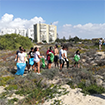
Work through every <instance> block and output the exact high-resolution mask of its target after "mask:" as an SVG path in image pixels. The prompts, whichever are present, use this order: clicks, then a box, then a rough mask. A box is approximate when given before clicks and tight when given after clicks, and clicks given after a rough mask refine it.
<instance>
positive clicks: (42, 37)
mask: <svg viewBox="0 0 105 105" xmlns="http://www.w3.org/2000/svg"><path fill="white" fill-rule="evenodd" d="M12 33H16V34H19V35H22V36H24V37H28V38H31V39H32V40H35V42H37V43H39V42H43V41H46V42H47V43H49V42H54V41H55V40H56V39H57V27H56V26H55V25H48V24H44V23H40V24H35V25H34V28H29V29H10V28H5V29H1V32H0V35H5V34H12Z"/></svg>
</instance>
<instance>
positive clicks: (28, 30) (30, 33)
mask: <svg viewBox="0 0 105 105" xmlns="http://www.w3.org/2000/svg"><path fill="white" fill-rule="evenodd" d="M27 37H28V38H31V39H32V40H34V29H33V28H30V29H27Z"/></svg>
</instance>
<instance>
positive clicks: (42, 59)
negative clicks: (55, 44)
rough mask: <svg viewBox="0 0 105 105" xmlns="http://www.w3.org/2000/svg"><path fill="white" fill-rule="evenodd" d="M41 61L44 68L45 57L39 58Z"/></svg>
mask: <svg viewBox="0 0 105 105" xmlns="http://www.w3.org/2000/svg"><path fill="white" fill-rule="evenodd" d="M41 61H42V68H45V59H44V58H41Z"/></svg>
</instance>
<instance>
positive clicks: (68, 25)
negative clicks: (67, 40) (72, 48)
mask: <svg viewBox="0 0 105 105" xmlns="http://www.w3.org/2000/svg"><path fill="white" fill-rule="evenodd" d="M71 26H72V25H71V24H65V25H63V27H71Z"/></svg>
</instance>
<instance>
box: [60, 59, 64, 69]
mask: <svg viewBox="0 0 105 105" xmlns="http://www.w3.org/2000/svg"><path fill="white" fill-rule="evenodd" d="M63 63H64V62H63V60H62V59H60V70H62V65H63Z"/></svg>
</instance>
